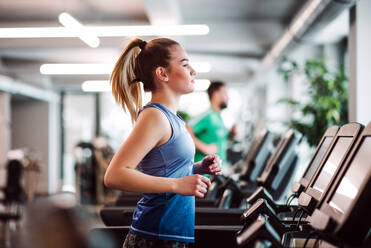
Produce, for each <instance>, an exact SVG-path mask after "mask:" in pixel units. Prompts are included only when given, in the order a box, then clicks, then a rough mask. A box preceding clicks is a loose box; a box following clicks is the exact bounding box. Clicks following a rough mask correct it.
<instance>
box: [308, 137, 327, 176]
mask: <svg viewBox="0 0 371 248" xmlns="http://www.w3.org/2000/svg"><path fill="white" fill-rule="evenodd" d="M332 139H333V137H326V138H325V140H324V141H323V142H322V144H321V147H320V148H319V150H318V152H317V154H316V156H315V157H314V159H313V161H312V163H311V165H310V166H309V169H308V171H307V173H305V175H304V178H305V179H307V180H308V181H310V179H311V178H312V176H313V174H314V172H315V171H316V170H317V168H318V166H319V163H320V162H321V160H322V158H323V156H324V155H325V152H326V151H327V148H328V147H329V145H330V143H331V141H332Z"/></svg>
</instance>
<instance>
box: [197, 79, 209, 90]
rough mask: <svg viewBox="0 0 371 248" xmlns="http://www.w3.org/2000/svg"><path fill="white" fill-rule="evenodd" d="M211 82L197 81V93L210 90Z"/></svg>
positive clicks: (206, 80) (205, 80) (207, 80)
mask: <svg viewBox="0 0 371 248" xmlns="http://www.w3.org/2000/svg"><path fill="white" fill-rule="evenodd" d="M209 85H210V80H209V79H196V80H195V90H196V91H205V90H207V88H209Z"/></svg>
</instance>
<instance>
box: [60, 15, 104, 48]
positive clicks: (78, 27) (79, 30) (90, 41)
mask: <svg viewBox="0 0 371 248" xmlns="http://www.w3.org/2000/svg"><path fill="white" fill-rule="evenodd" d="M58 19H59V22H60V23H61V24H62V25H63V26H65V27H66V28H67V29H69V30H71V32H72V33H74V34H75V35H76V36H78V37H79V38H80V39H81V40H82V41H83V42H85V43H86V44H87V45H88V46H90V47H93V48H96V47H98V46H99V43H100V40H99V38H98V37H96V36H95V35H94V34H93V33H90V32H87V31H86V30H84V29H83V28H84V26H83V25H82V24H81V23H80V22H79V21H77V20H76V19H75V18H73V17H72V16H71V15H70V14H68V13H66V12H63V13H61V14H60V15H59V18H58Z"/></svg>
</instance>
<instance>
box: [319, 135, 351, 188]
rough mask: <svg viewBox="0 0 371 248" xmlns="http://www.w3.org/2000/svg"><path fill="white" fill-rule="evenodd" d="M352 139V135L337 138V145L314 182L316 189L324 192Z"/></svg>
mask: <svg viewBox="0 0 371 248" xmlns="http://www.w3.org/2000/svg"><path fill="white" fill-rule="evenodd" d="M352 139H353V138H352V137H340V138H339V139H338V140H337V142H336V144H335V147H334V148H333V149H332V151H331V154H330V156H329V157H328V158H327V161H326V163H325V165H324V166H323V167H322V170H321V172H320V173H319V176H318V177H317V179H316V181H315V182H314V186H313V188H314V189H316V190H318V191H319V192H321V193H323V191H324V190H325V189H326V188H327V186H328V184H329V183H330V181H331V178H332V176H333V175H334V173H335V171H336V169H337V168H338V166H339V164H340V162H341V160H342V158H343V157H344V155H345V152H346V151H347V150H348V148H349V146H350V144H351V142H352Z"/></svg>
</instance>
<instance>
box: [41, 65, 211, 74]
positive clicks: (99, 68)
mask: <svg viewBox="0 0 371 248" xmlns="http://www.w3.org/2000/svg"><path fill="white" fill-rule="evenodd" d="M191 66H192V67H193V69H195V71H196V72H197V73H203V72H209V71H210V69H211V66H210V64H209V63H208V62H194V63H191ZM113 67H114V64H43V65H41V66H40V73H41V74H44V75H88V74H91V75H94V74H108V75H109V74H111V73H112V71H113Z"/></svg>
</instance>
